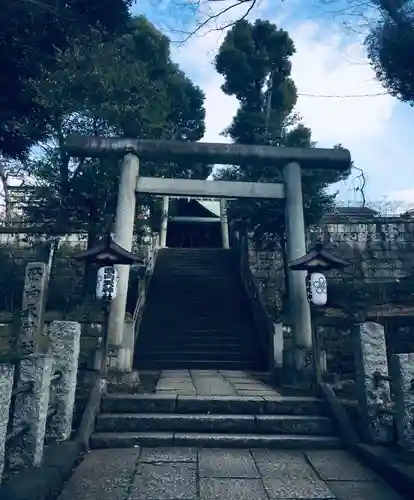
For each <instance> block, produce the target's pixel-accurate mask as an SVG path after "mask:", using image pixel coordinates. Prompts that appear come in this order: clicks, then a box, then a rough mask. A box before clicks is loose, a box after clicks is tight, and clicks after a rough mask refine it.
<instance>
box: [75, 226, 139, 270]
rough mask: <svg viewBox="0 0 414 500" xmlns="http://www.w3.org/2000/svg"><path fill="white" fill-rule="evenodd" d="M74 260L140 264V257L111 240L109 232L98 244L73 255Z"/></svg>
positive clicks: (106, 263)
mask: <svg viewBox="0 0 414 500" xmlns="http://www.w3.org/2000/svg"><path fill="white" fill-rule="evenodd" d="M73 258H74V259H75V260H84V261H85V262H88V263H90V264H99V265H100V266H113V265H115V264H123V265H131V264H133V263H140V264H142V263H143V261H142V258H141V257H138V256H137V255H135V254H133V253H132V252H128V250H125V248H122V247H121V246H119V245H118V244H117V243H115V241H114V240H113V238H112V236H111V234H110V233H108V235H107V237H106V238H105V239H104V240H103V241H101V243H99V244H98V245H96V246H95V247H94V248H91V249H90V250H86V251H85V252H81V253H79V254H77V255H75V256H74V257H73Z"/></svg>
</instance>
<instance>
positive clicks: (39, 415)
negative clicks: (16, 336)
mask: <svg viewBox="0 0 414 500" xmlns="http://www.w3.org/2000/svg"><path fill="white" fill-rule="evenodd" d="M51 378H52V357H51V356H49V355H46V354H37V353H34V354H30V355H28V356H26V357H25V358H24V359H23V360H22V361H21V362H20V366H19V378H18V382H17V387H16V390H17V391H19V389H20V390H21V392H18V394H16V400H15V406H14V415H13V431H15V432H16V434H17V436H18V437H16V438H15V439H14V440H13V441H14V442H13V443H11V446H10V462H11V464H12V466H13V467H14V466H16V465H34V466H39V465H41V463H42V459H43V447H44V439H45V429H46V420H47V414H48V409H49V392H50V382H51ZM30 386H31V387H30ZM28 387H29V388H28ZM19 430H21V431H22V432H19Z"/></svg>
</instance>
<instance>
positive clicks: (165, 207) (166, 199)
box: [160, 196, 170, 248]
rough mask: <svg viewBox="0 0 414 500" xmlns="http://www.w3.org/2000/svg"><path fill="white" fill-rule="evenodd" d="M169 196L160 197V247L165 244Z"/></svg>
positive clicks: (163, 246)
mask: <svg viewBox="0 0 414 500" xmlns="http://www.w3.org/2000/svg"><path fill="white" fill-rule="evenodd" d="M169 202H170V198H169V197H168V196H163V197H162V213H161V231H160V247H161V248H165V247H166V246H167V230H168V208H169Z"/></svg>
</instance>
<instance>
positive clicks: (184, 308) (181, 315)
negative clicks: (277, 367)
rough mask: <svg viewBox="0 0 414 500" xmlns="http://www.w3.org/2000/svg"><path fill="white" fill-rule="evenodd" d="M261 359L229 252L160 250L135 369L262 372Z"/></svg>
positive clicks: (235, 267)
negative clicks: (209, 369) (212, 369)
mask: <svg viewBox="0 0 414 500" xmlns="http://www.w3.org/2000/svg"><path fill="white" fill-rule="evenodd" d="M264 359H265V357H264V354H263V352H262V351H261V347H260V341H259V338H258V333H257V331H256V328H255V324H254V320H253V316H252V313H251V309H250V304H249V301H248V298H247V295H246V293H245V290H244V287H243V284H242V281H241V278H240V275H239V272H238V269H237V266H236V259H235V258H234V254H233V252H232V251H231V250H222V249H198V248H191V249H162V250H160V252H159V254H158V257H157V262H156V265H155V269H154V274H153V277H152V280H151V284H150V288H149V292H148V297H147V302H146V308H145V311H144V314H143V318H142V322H141V325H140V329H139V336H138V340H137V345H136V348H135V363H134V364H135V367H136V368H138V369H141V370H142V369H144V370H156V369H164V370H165V369H181V368H186V369H187V368H198V369H208V368H214V369H229V370H249V369H250V370H261V369H263V367H264Z"/></svg>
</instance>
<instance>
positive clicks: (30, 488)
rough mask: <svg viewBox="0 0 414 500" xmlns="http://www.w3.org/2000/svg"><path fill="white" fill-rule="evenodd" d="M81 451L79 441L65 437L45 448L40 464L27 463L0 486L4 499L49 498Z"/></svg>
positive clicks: (73, 465) (68, 472)
mask: <svg viewBox="0 0 414 500" xmlns="http://www.w3.org/2000/svg"><path fill="white" fill-rule="evenodd" d="M82 452H83V446H82V443H78V442H76V441H66V442H63V443H59V444H52V445H49V446H47V447H46V448H45V455H44V459H43V463H42V465H41V466H40V467H29V468H27V469H24V470H22V471H21V472H19V473H17V474H16V476H14V477H12V478H11V479H10V481H8V482H7V483H4V484H2V485H1V486H0V498H2V499H3V498H4V500H6V499H7V500H48V499H49V498H54V494H58V492H60V491H61V489H62V486H63V484H64V482H65V481H66V480H67V479H68V478H69V477H70V476H71V475H72V472H73V469H74V467H75V465H76V463H77V461H78V459H79V458H80V457H81V454H82Z"/></svg>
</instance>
